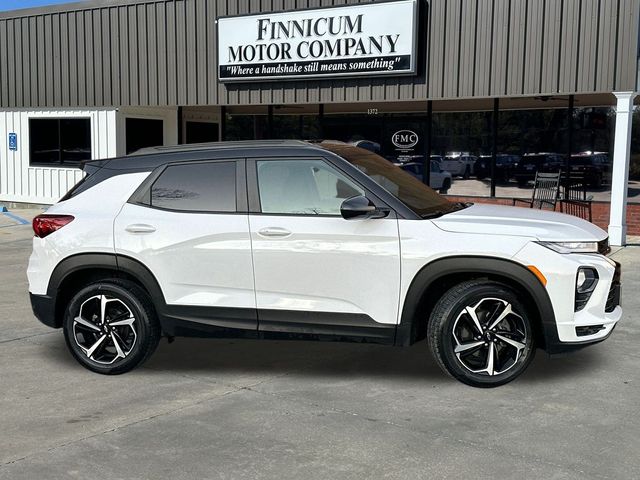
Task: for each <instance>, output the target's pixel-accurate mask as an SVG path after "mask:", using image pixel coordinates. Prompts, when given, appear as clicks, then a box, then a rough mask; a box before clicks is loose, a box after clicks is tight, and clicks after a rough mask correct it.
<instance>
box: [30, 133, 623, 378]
mask: <svg viewBox="0 0 640 480" xmlns="http://www.w3.org/2000/svg"><path fill="white" fill-rule="evenodd" d="M84 170H85V172H86V177H85V179H84V180H83V181H82V182H81V183H80V184H78V185H77V186H76V187H74V189H73V190H72V191H70V192H69V193H68V194H67V195H66V196H65V197H64V198H63V199H62V200H61V201H60V203H58V204H56V205H54V206H53V207H51V208H50V209H49V210H48V211H47V213H46V214H45V215H40V216H39V217H37V218H36V219H35V220H34V222H33V225H34V230H35V233H36V236H35V238H34V240H33V254H32V255H31V259H30V261H29V267H28V276H29V288H30V295H31V302H32V305H33V311H34V313H35V315H36V316H37V317H38V318H39V319H40V320H41V321H42V322H44V323H45V324H47V325H49V326H51V327H56V328H60V327H62V328H63V329H64V335H65V339H66V341H67V344H68V346H69V349H70V351H71V353H72V354H73V356H74V357H75V358H76V359H77V360H78V361H79V362H80V363H81V364H82V365H83V366H85V367H87V368H89V369H90V370H93V371H94V372H99V373H105V374H115V373H122V372H126V371H128V370H131V369H132V368H133V367H135V366H136V365H139V364H140V363H142V362H143V361H144V360H145V359H147V358H148V357H149V356H150V355H151V353H152V352H153V351H154V349H155V348H156V346H157V344H158V341H159V339H160V338H161V336H166V337H168V338H169V339H172V338H173V337H174V336H214V337H220V336H233V337H251V338H282V337H283V336H287V337H295V338H300V339H315V340H346V341H358V342H374V343H383V344H388V345H398V346H408V345H411V344H413V343H414V342H416V341H418V340H420V339H424V338H427V340H428V344H429V346H430V348H431V351H432V352H433V355H434V357H435V359H436V361H437V362H438V364H439V365H440V366H441V367H442V368H443V369H444V371H446V372H448V373H449V374H451V375H452V376H454V377H455V378H457V379H458V380H461V381H462V382H465V383H467V384H470V385H474V386H480V387H493V386H497V385H501V384H504V383H506V382H508V381H510V380H512V379H514V378H515V377H517V376H518V375H519V374H521V373H522V372H523V371H524V370H525V368H526V367H527V365H528V364H529V363H530V362H531V360H532V359H533V356H534V352H535V349H536V348H537V347H540V348H543V349H545V350H546V351H547V352H549V353H558V352H562V351H567V350H571V349H575V348H580V347H583V346H585V345H588V344H593V343H595V342H598V341H600V340H603V339H605V338H606V337H607V336H608V335H609V334H610V333H611V331H612V330H613V328H614V326H615V325H616V322H618V320H619V319H620V317H621V315H622V310H621V308H620V307H619V305H618V304H619V296H620V269H619V266H618V265H617V264H616V263H615V262H613V261H612V260H610V259H609V258H607V257H606V256H605V255H603V253H606V252H607V250H608V241H607V236H606V234H605V232H604V231H602V230H601V229H600V228H598V227H596V226H594V225H592V224H590V223H588V222H586V221H583V220H580V219H578V218H574V217H570V216H566V215H562V214H559V213H550V212H544V211H538V210H531V209H524V208H514V207H503V206H488V205H470V204H460V203H452V202H450V201H448V200H447V199H445V198H443V197H441V196H440V195H438V194H437V193H435V192H434V191H433V190H431V189H430V188H429V187H427V186H425V185H424V184H423V183H421V182H420V181H419V180H417V179H415V178H414V177H412V176H411V175H410V174H408V173H406V172H403V171H402V170H401V169H400V168H398V167H396V166H394V165H393V164H391V163H390V162H388V161H387V160H384V159H383V158H381V157H379V156H378V155H376V154H375V153H373V152H370V151H367V150H363V149H360V148H357V147H354V146H351V145H340V144H331V143H322V144H317V145H313V144H309V143H304V142H298V141H263V142H244V143H219V144H207V145H199V146H180V147H171V148H169V147H167V148H162V147H160V148H155V149H151V150H146V151H144V152H140V153H138V154H136V155H133V156H128V157H125V158H116V159H108V160H99V161H92V162H88V163H86V164H85V165H84Z"/></svg>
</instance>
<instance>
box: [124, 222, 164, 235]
mask: <svg viewBox="0 0 640 480" xmlns="http://www.w3.org/2000/svg"><path fill="white" fill-rule="evenodd" d="M125 230H126V231H127V232H129V233H153V232H155V231H156V227H154V226H153V225H147V224H146V223H133V224H131V225H127V227H126V228H125Z"/></svg>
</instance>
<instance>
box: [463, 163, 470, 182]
mask: <svg viewBox="0 0 640 480" xmlns="http://www.w3.org/2000/svg"><path fill="white" fill-rule="evenodd" d="M470 176H471V167H470V166H469V165H467V166H466V168H465V169H464V173H463V174H462V178H463V179H464V180H468V179H469V177H470Z"/></svg>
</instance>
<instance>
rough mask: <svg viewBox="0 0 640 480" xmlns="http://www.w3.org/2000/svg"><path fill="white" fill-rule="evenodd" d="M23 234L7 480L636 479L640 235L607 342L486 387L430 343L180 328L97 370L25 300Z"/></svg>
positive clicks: (2, 325)
mask: <svg viewBox="0 0 640 480" xmlns="http://www.w3.org/2000/svg"><path fill="white" fill-rule="evenodd" d="M25 216H26V215H25ZM30 239H31V231H30V227H29V226H28V225H26V226H10V227H7V228H0V392H2V395H1V396H0V479H11V480H13V479H23V478H24V479H34V478H43V479H44V478H46V479H58V478H60V479H63V478H65V479H66V478H83V479H93V478H109V479H116V478H122V479H133V478H135V479H147V478H173V479H187V478H220V479H226V478H233V479H235V478H241V479H243V478H246V479H254V478H278V479H288V478H291V479H298V478H302V477H304V478H306V479H314V478H345V479H351V478H353V479H356V478H358V479H359V478H399V479H409V478H461V477H466V476H468V477H473V478H532V479H533V478H537V479H539V478H545V479H560V478H562V479H564V478H570V479H573V478H575V479H584V478H593V479H595V478H598V479H603V478H610V479H618V478H639V477H640V455H639V454H638V450H639V447H640V440H638V439H639V438H640V400H639V399H640V374H639V373H638V372H639V368H640V351H639V350H638V348H637V345H639V344H640V317H639V316H638V314H637V313H636V312H638V310H639V308H640V295H638V293H640V247H629V248H626V249H621V250H619V251H617V252H616V253H614V258H616V259H617V260H618V261H620V262H622V264H623V268H624V274H623V275H624V276H623V279H624V293H623V302H624V307H625V316H624V320H623V322H622V323H621V324H620V325H619V327H618V328H617V329H616V331H615V333H614V334H613V336H612V337H611V338H610V339H609V340H607V341H606V342H604V343H602V344H600V345H596V346H593V347H590V348H588V349H585V350H583V351H580V352H577V353H575V354H572V355H570V356H566V357H560V358H551V359H550V358H548V357H547V356H546V355H545V354H544V353H543V352H542V351H539V352H538V355H537V357H536V359H535V361H534V363H533V364H532V366H531V367H530V368H529V370H528V371H527V372H526V373H525V374H524V375H523V376H522V377H521V378H520V379H518V380H517V381H515V382H513V383H511V384H509V385H506V386H504V387H501V388H498V389H493V390H479V389H473V388H470V387H467V386H464V385H462V384H460V383H458V382H455V381H454V380H451V379H450V378H448V377H446V376H444V375H443V374H442V373H441V372H440V371H439V369H438V368H437V366H436V365H435V363H434V362H433V361H432V359H431V358H430V356H429V353H428V351H427V347H426V344H425V343H424V342H421V343H419V344H417V345H414V346H413V347H411V348H408V349H400V348H392V347H384V346H375V345H356V344H337V343H312V342H285V341H283V342H280V341H278V342H266V341H263V342H260V341H250V340H200V339H177V340H176V342H175V343H174V344H172V345H168V344H167V343H166V341H164V342H163V343H162V344H161V345H160V347H159V348H158V351H157V352H156V354H155V355H154V356H153V357H152V358H151V360H150V361H149V362H148V363H147V364H146V365H145V366H144V367H143V368H140V369H138V370H135V371H134V372H131V373H129V374H126V375H123V376H117V377H104V376H99V375H96V374H92V373H90V372H88V371H86V370H84V369H83V368H82V367H80V366H79V365H77V364H76V363H75V361H74V360H73V359H72V358H71V356H70V355H69V354H68V353H67V350H66V346H65V344H64V339H63V337H62V333H61V332H60V331H54V330H51V329H48V328H47V327H44V326H42V325H40V324H39V323H38V322H37V320H36V319H35V318H34V317H33V316H32V314H31V311H30V307H29V304H28V298H27V285H26V278H25V267H26V261H27V258H28V255H29V253H30Z"/></svg>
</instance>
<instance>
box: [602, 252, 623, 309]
mask: <svg viewBox="0 0 640 480" xmlns="http://www.w3.org/2000/svg"><path fill="white" fill-rule="evenodd" d="M621 278H622V268H621V266H620V264H619V263H618V262H616V271H615V273H614V274H613V281H612V282H611V288H610V289H609V294H608V295H607V304H606V306H605V307H604V311H605V312H607V313H610V312H613V311H614V310H615V308H616V307H617V306H618V305H620V292H621V290H622V282H621V281H620V280H621Z"/></svg>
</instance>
